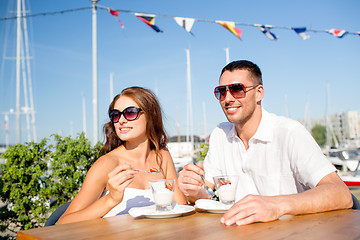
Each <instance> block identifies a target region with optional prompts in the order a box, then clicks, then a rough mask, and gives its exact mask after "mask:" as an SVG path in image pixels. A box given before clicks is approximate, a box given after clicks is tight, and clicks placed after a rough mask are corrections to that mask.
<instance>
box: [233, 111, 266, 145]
mask: <svg viewBox="0 0 360 240" xmlns="http://www.w3.org/2000/svg"><path fill="white" fill-rule="evenodd" d="M261 111H262V114H261V120H260V124H259V127H258V129H257V130H256V133H255V134H254V136H253V137H252V138H251V139H256V140H259V141H263V142H270V140H271V137H272V134H273V132H272V128H271V127H270V124H269V121H270V115H269V113H268V112H267V111H266V110H265V109H263V108H261ZM228 138H229V139H235V138H238V136H237V134H236V130H235V124H233V123H232V127H231V129H230V131H229V133H228Z"/></svg>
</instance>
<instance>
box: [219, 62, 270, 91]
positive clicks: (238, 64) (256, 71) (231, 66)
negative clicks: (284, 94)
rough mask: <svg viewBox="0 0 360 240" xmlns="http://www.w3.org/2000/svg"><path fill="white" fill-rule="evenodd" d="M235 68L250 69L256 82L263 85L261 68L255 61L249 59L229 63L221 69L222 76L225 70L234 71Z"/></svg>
mask: <svg viewBox="0 0 360 240" xmlns="http://www.w3.org/2000/svg"><path fill="white" fill-rule="evenodd" d="M235 70H248V71H249V72H250V73H251V76H252V79H253V81H254V83H255V84H261V85H263V82H262V74H261V70H260V68H259V67H258V65H256V64H255V63H253V62H250V61H247V60H238V61H233V62H231V63H229V64H228V65H226V66H225V67H224V68H223V69H222V70H221V74H220V77H221V75H222V74H223V73H224V72H225V71H230V72H233V71H235Z"/></svg>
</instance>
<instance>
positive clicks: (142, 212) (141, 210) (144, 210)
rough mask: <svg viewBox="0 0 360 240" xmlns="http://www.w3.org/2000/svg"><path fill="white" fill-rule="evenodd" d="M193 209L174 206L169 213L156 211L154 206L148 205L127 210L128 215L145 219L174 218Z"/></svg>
mask: <svg viewBox="0 0 360 240" xmlns="http://www.w3.org/2000/svg"><path fill="white" fill-rule="evenodd" d="M194 210H195V208H194V207H193V206H189V205H175V207H174V208H173V209H172V210H170V211H156V206H155V204H154V205H150V206H146V207H136V208H131V209H130V210H129V214H130V215H131V216H132V217H134V218H136V217H141V216H142V217H146V218H174V217H179V216H182V215H184V214H186V213H190V212H192V211H194Z"/></svg>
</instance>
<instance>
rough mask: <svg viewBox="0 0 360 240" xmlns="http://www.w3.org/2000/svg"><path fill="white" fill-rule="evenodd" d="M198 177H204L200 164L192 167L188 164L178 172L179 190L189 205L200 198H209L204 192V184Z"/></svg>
mask: <svg viewBox="0 0 360 240" xmlns="http://www.w3.org/2000/svg"><path fill="white" fill-rule="evenodd" d="M200 175H202V176H204V175H205V172H204V169H203V167H202V164H197V165H194V164H192V163H189V164H187V165H185V166H184V168H183V170H181V171H180V172H179V177H178V184H179V188H180V190H181V191H182V192H183V193H184V195H185V197H186V198H187V200H188V201H189V202H191V203H194V202H195V201H196V200H197V199H200V198H209V196H208V195H207V194H206V193H205V191H204V187H203V185H204V184H203V181H202V179H201V177H200Z"/></svg>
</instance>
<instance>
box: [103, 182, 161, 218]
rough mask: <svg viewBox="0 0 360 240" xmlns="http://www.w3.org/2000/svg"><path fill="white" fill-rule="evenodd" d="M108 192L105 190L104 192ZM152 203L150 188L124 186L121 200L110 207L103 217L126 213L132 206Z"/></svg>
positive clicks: (143, 205)
mask: <svg viewBox="0 0 360 240" xmlns="http://www.w3.org/2000/svg"><path fill="white" fill-rule="evenodd" d="M108 193H109V192H106V194H108ZM106 194H105V195H106ZM153 204H155V203H154V198H153V195H152V192H151V189H145V190H143V189H136V188H125V191H124V199H123V200H122V202H121V203H119V204H118V205H116V206H115V207H114V208H113V209H111V210H110V211H109V212H108V213H107V214H106V215H105V216H104V217H113V216H117V215H122V214H127V213H129V210H130V209H131V208H133V207H145V206H150V205H153Z"/></svg>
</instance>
